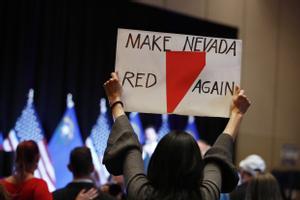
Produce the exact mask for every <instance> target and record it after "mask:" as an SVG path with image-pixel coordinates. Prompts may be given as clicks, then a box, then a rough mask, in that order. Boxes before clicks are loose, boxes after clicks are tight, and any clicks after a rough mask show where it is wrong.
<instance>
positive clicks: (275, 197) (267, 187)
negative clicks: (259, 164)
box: [246, 173, 282, 200]
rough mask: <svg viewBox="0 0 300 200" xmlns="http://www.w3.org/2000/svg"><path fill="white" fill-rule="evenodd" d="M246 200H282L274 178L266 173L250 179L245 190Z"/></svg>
mask: <svg viewBox="0 0 300 200" xmlns="http://www.w3.org/2000/svg"><path fill="white" fill-rule="evenodd" d="M246 200H282V196H281V193H280V188H279V185H278V182H277V180H276V179H275V177H274V176H273V175H272V174H270V173H266V174H258V175H257V176H256V177H254V178H252V179H251V181H250V182H249V185H248V187H247V190H246Z"/></svg>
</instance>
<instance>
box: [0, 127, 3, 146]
mask: <svg viewBox="0 0 300 200" xmlns="http://www.w3.org/2000/svg"><path fill="white" fill-rule="evenodd" d="M2 149H3V134H2V132H1V131H0V150H2Z"/></svg>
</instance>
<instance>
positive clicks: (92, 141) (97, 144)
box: [85, 98, 110, 184]
mask: <svg viewBox="0 0 300 200" xmlns="http://www.w3.org/2000/svg"><path fill="white" fill-rule="evenodd" d="M109 133H110V125H109V121H108V116H107V108H106V101H105V99H104V98H102V99H101V101H100V115H99V117H98V119H97V122H96V124H95V125H94V126H93V128H92V131H91V134H90V136H89V137H88V138H87V139H86V141H85V144H86V146H87V147H89V148H90V149H91V153H92V157H93V163H94V166H95V169H96V171H97V173H98V175H99V176H100V184H105V183H106V182H107V179H108V177H109V172H108V171H107V170H106V168H105V166H104V165H103V164H102V159H103V155H104V151H105V148H106V146H107V140H108V137H109Z"/></svg>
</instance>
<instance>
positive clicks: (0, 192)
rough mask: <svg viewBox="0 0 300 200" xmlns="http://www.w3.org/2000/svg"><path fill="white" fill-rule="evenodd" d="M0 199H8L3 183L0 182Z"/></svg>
mask: <svg viewBox="0 0 300 200" xmlns="http://www.w3.org/2000/svg"><path fill="white" fill-rule="evenodd" d="M0 200H9V196H8V193H7V191H6V189H5V188H4V187H3V185H1V184H0Z"/></svg>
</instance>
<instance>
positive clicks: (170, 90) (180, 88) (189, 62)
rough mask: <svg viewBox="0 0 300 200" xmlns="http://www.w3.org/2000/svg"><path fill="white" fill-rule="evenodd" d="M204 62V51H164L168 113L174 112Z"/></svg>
mask: <svg viewBox="0 0 300 200" xmlns="http://www.w3.org/2000/svg"><path fill="white" fill-rule="evenodd" d="M205 64H206V53H205V52H187V51H167V52H166V69H167V70H166V72H167V75H166V78H167V112H168V113H172V112H174V110H175V109H176V107H177V105H178V104H179V103H180V101H181V100H182V99H183V97H184V96H185V94H186V93H187V91H188V90H189V88H190V87H191V85H192V84H193V82H194V81H195V79H196V78H197V77H198V76H199V74H200V73H201V71H202V69H203V68H204V66H205Z"/></svg>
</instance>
